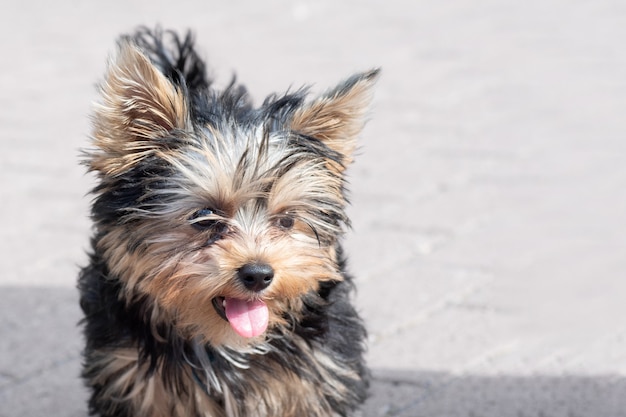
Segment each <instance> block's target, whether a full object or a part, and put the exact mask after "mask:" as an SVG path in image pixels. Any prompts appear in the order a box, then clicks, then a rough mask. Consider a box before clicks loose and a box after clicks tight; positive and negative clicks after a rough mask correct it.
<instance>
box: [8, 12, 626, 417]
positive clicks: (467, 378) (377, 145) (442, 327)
mask: <svg viewBox="0 0 626 417" xmlns="http://www.w3.org/2000/svg"><path fill="white" fill-rule="evenodd" d="M157 23H160V24H161V25H163V26H164V27H166V28H173V29H178V30H184V29H186V28H191V29H193V30H194V31H195V33H196V35H197V40H198V45H199V49H200V51H201V52H202V54H203V57H204V58H206V59H207V60H208V62H209V66H210V68H211V74H212V75H213V76H214V77H215V78H216V80H217V85H218V86H219V85H221V86H223V85H225V84H226V83H227V82H228V81H230V79H231V77H232V75H233V74H235V73H236V74H237V77H238V79H239V80H240V81H241V82H243V83H245V84H246V85H247V86H248V88H249V89H250V91H251V93H252V94H253V96H254V97H255V98H256V102H257V103H259V102H261V101H262V99H263V98H264V97H265V96H266V95H267V94H269V93H271V92H274V91H279V92H282V91H285V90H287V89H288V88H290V87H292V88H296V87H299V86H302V85H305V84H312V85H313V91H316V92H321V91H323V90H325V89H327V88H329V87H331V86H334V85H335V84H336V83H337V82H339V81H340V80H341V79H343V78H345V77H347V76H349V75H350V74H352V73H354V72H356V71H362V70H366V69H369V68H372V67H378V66H380V67H382V69H383V72H382V78H381V79H380V82H379V84H378V86H377V90H376V97H375V100H374V105H373V109H372V113H371V120H370V122H369V124H368V125H367V127H366V130H365V132H364V134H363V137H362V141H361V149H360V154H359V156H358V157H357V162H356V163H355V165H354V166H353V167H352V168H351V169H350V177H351V190H352V193H351V196H352V202H353V207H352V208H351V210H350V213H351V215H352V219H353V223H354V228H353V230H352V231H351V232H350V233H349V235H348V236H347V239H346V245H347V247H348V253H349V254H350V269H351V271H352V272H353V273H354V274H355V275H356V277H357V283H358V286H359V291H358V293H357V294H356V303H357V304H358V307H359V310H360V311H361V313H362V315H363V317H364V318H365V319H366V321H367V323H368V327H369V329H370V341H369V352H368V360H369V363H370V365H371V367H372V370H373V384H372V397H371V399H370V400H369V401H368V402H367V403H366V404H364V406H363V416H365V417H382V416H398V417H422V416H424V417H425V416H441V417H453V416H466V417H478V416H481V417H508V416H511V417H529V416H532V417H535V416H536V417H548V416H549V417H560V416H562V417H574V416H576V417H583V416H584V417H619V416H626V379H625V376H626V319H625V317H626V279H625V277H624V273H625V272H626V254H625V248H626V164H625V156H626V141H625V135H626V117H624V113H625V111H626V48H624V46H623V43H624V40H626V3H625V2H623V1H619V0H595V1H591V0H589V1H583V0H528V1H512V0H505V1H502V0H472V1H469V0H446V1H435V0H428V1H407V0H388V1H356V0H352V1H330V0H318V1H312V0H311V1H287V0H271V1H232V2H226V1H222V2H217V1H197V0H196V1H189V0H181V1H176V2H165V1H147V0H146V1H119V0H111V1H107V2H87V1H77V0H57V1H54V2H48V1H28V0H25V1H19V2H18V1H13V0H5V1H3V2H2V4H1V5H0V46H1V52H0V64H1V65H0V109H1V111H0V193H1V194H0V195H1V198H0V200H1V201H0V271H1V273H0V416H1V417H16V416H20V417H37V416H44V415H46V416H59V417H61V416H64V417H68V416H69V417H78V416H85V415H86V398H87V393H86V391H85V389H84V388H83V386H82V382H81V380H80V379H79V377H78V374H79V372H80V361H81V359H80V350H81V346H82V340H81V336H80V329H79V327H78V326H77V322H78V320H79V319H80V313H79V308H78V305H77V292H76V290H75V280H76V275H77V272H78V269H79V267H80V265H83V264H84V263H85V262H86V255H85V250H86V249H87V247H88V239H89V234H90V224H89V221H88V206H89V196H88V195H87V193H88V190H89V189H90V187H91V186H92V185H93V183H92V179H91V178H90V177H89V176H87V175H85V173H84V169H83V168H82V167H81V166H79V165H78V155H79V149H80V148H81V147H83V146H85V145H86V144H87V137H88V135H89V130H90V128H89V114H90V111H91V110H90V109H91V103H92V102H93V101H94V100H95V99H96V89H95V84H96V82H98V81H99V80H100V78H101V76H102V74H103V72H104V68H105V63H106V59H107V56H108V55H109V54H110V53H111V52H112V51H113V50H114V45H115V39H116V37H117V36H118V35H119V34H120V33H125V32H128V31H131V30H132V29H133V28H135V27H136V26H137V25H141V24H146V25H149V26H154V25H155V24H157Z"/></svg>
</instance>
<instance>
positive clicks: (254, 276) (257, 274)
mask: <svg viewBox="0 0 626 417" xmlns="http://www.w3.org/2000/svg"><path fill="white" fill-rule="evenodd" d="M237 277H238V278H239V280H240V281H241V282H242V283H243V285H244V286H245V287H246V288H247V289H249V290H250V291H256V292H258V291H261V290H264V289H266V288H267V287H268V286H269V285H270V284H271V283H272V280H273V279H274V270H273V269H272V267H271V266H269V265H268V264H265V263H260V262H258V263H250V264H245V265H244V266H242V267H241V268H239V271H238V272H237Z"/></svg>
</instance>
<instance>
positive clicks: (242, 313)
mask: <svg viewBox="0 0 626 417" xmlns="http://www.w3.org/2000/svg"><path fill="white" fill-rule="evenodd" d="M225 301H226V305H225V308H224V309H225V311H226V317H227V318H228V322H229V323H230V326H231V327H232V328H233V330H235V331H236V332H237V333H239V334H240V335H241V336H243V337H255V336H258V335H260V334H261V333H263V332H264V331H265V329H267V322H268V320H269V312H268V310H267V306H266V305H265V303H264V302H263V301H260V300H256V301H245V300H239V299H237V298H226V299H225Z"/></svg>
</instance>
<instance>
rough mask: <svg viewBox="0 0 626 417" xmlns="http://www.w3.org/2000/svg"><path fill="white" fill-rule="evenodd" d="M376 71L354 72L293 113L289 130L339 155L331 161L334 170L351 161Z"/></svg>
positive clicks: (342, 167)
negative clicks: (311, 138)
mask: <svg viewBox="0 0 626 417" xmlns="http://www.w3.org/2000/svg"><path fill="white" fill-rule="evenodd" d="M378 74H379V70H378V69H375V70H372V71H369V72H365V73H361V74H356V75H354V76H352V77H350V78H349V79H347V80H346V81H344V82H342V83H340V84H339V85H338V86H337V87H335V88H333V89H332V90H330V91H327V92H326V93H325V94H323V95H321V96H320V97H317V98H316V99H314V100H313V101H312V102H310V103H308V104H306V105H305V106H303V107H302V108H299V109H297V110H296V111H295V112H294V114H293V117H292V120H291V129H292V130H294V131H296V132H299V133H302V134H304V135H307V136H311V137H314V138H316V139H318V140H320V141H322V142H323V143H325V144H326V146H328V147H329V148H330V149H331V150H333V151H334V152H336V153H337V154H338V155H339V157H340V159H341V160H340V161H339V162H338V163H334V164H331V166H332V167H333V168H334V169H335V170H337V171H338V172H342V171H343V170H344V169H345V168H346V167H347V166H348V165H349V164H350V163H351V162H352V156H353V153H354V150H355V148H356V139H357V137H358V135H359V134H360V133H361V130H362V129H363V125H364V124H365V115H366V112H367V110H368V108H369V105H370V102H371V99H372V87H373V86H374V84H375V83H376V80H377V78H378Z"/></svg>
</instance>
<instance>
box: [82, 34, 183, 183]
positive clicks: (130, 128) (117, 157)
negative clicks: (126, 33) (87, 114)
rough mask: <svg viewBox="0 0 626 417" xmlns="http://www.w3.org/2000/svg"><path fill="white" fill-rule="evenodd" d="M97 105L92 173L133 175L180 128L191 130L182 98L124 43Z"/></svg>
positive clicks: (146, 60)
mask: <svg viewBox="0 0 626 417" xmlns="http://www.w3.org/2000/svg"><path fill="white" fill-rule="evenodd" d="M101 96H102V101H101V102H100V103H99V104H98V105H96V108H95V110H96V111H95V115H94V118H93V121H94V131H93V132H94V133H93V141H94V145H95V146H96V147H97V148H98V149H99V151H97V152H94V153H93V154H92V158H91V163H90V168H91V169H92V170H97V171H100V172H102V173H105V174H107V175H116V174H118V173H120V172H122V171H125V170H128V169H129V168H130V167H132V166H133V165H134V163H135V162H136V161H137V160H139V159H140V158H142V157H144V156H146V155H149V154H150V153H153V152H155V150H156V149H158V147H159V145H158V142H156V141H154V140H153V139H155V138H158V137H163V136H165V135H166V134H167V133H168V132H170V131H172V130H174V129H184V128H185V127H186V126H188V125H189V121H188V110H187V103H186V101H185V98H184V97H183V95H182V93H181V92H180V91H178V90H177V89H176V88H175V87H174V86H173V85H172V83H170V82H169V81H168V80H167V79H166V78H165V76H163V74H161V73H160V72H159V71H158V70H157V69H156V68H155V67H154V66H153V65H152V64H151V63H150V61H149V60H148V58H146V57H145V56H144V55H143V54H142V53H141V52H140V51H139V50H138V49H137V48H136V47H135V46H133V45H131V44H130V43H122V44H121V45H120V49H119V52H118V54H117V57H116V58H115V60H114V61H113V62H112V63H110V64H109V68H108V71H107V74H106V76H105V81H104V83H103V84H102V86H101Z"/></svg>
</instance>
